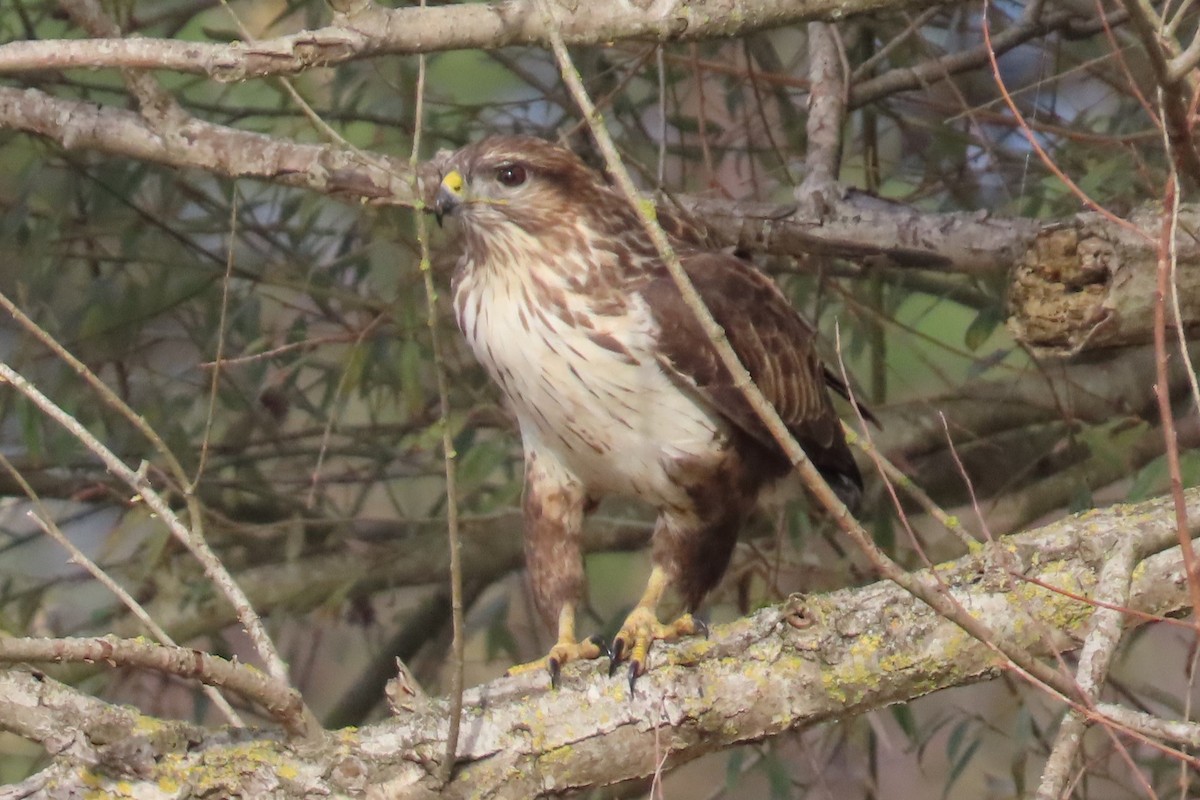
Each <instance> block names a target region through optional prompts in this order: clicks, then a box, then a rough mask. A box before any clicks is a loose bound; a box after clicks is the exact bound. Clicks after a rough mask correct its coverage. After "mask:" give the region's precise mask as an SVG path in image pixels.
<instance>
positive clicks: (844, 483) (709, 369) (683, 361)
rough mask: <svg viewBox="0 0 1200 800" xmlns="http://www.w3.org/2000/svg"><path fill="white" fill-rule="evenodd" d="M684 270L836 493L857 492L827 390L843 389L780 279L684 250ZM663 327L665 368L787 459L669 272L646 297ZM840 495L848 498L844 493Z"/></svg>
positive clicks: (720, 256)
mask: <svg viewBox="0 0 1200 800" xmlns="http://www.w3.org/2000/svg"><path fill="white" fill-rule="evenodd" d="M680 256H681V261H682V264H683V267H684V270H685V271H686V272H687V273H688V276H689V277H690V278H691V280H692V283H693V284H694V285H695V287H696V290H697V291H698V292H699V293H700V296H701V297H702V298H703V299H704V302H705V305H707V306H708V309H709V311H710V312H712V315H713V318H714V319H715V320H716V321H717V323H718V324H719V325H720V326H721V327H722V328H723V329H724V330H725V336H726V338H727V339H728V340H729V344H730V345H731V346H732V347H733V351H734V352H735V353H737V356H738V358H739V359H740V360H741V362H742V364H743V365H745V367H746V369H747V371H748V372H749V373H750V377H751V378H753V379H754V382H755V384H757V386H758V388H759V389H760V390H761V391H762V393H763V395H764V396H765V397H766V399H767V401H768V402H770V403H771V405H773V406H774V407H775V409H776V411H778V412H779V416H780V417H781V418H782V419H783V422H784V424H785V425H787V427H788V430H789V431H790V432H791V433H792V435H793V436H795V437H796V439H797V441H798V442H799V443H800V445H801V446H802V447H803V448H804V451H805V453H806V454H807V455H808V456H809V458H810V459H812V461H813V464H814V465H815V466H816V467H817V469H819V470H820V471H821V472H822V473H823V474H824V475H825V476H826V478H827V479H829V480H830V482H831V483H833V484H834V488H835V489H841V490H844V493H845V494H846V495H850V496H851V499H853V497H852V496H853V495H854V494H856V493H857V490H861V488H862V476H861V475H860V473H859V471H858V467H857V466H856V465H855V463H854V458H853V457H852V456H851V454H850V450H849V448H848V447H847V445H846V441H845V437H844V436H843V434H842V428H841V420H840V418H839V417H838V415H837V412H836V411H835V410H834V407H833V403H832V402H831V401H830V398H829V392H828V389H829V388H833V389H834V390H835V391H838V392H839V393H843V392H844V389H845V387H844V386H843V385H842V383H841V381H838V380H837V379H836V377H835V376H834V375H832V374H831V373H830V372H829V371H828V370H827V369H826V368H825V366H824V364H822V363H821V360H820V357H819V356H818V355H817V348H816V346H815V336H816V335H815V333H814V332H813V329H812V328H811V327H810V326H809V325H808V323H807V322H805V321H804V319H803V318H802V317H801V316H800V315H799V314H798V313H797V312H796V311H795V309H793V308H792V307H791V305H789V304H788V302H787V300H786V298H784V296H783V294H782V293H781V292H780V291H779V288H778V287H777V286H776V285H775V284H774V282H773V281H772V280H771V279H770V278H768V277H767V276H766V275H763V274H762V273H760V272H759V271H758V270H756V269H754V267H752V266H751V265H750V264H748V263H746V262H745V261H743V260H742V259H740V258H737V257H736V256H733V255H730V254H726V253H721V252H713V251H699V250H689V249H686V248H685V249H683V250H682V251H681V252H680ZM641 292H642V295H643V296H644V297H645V298H646V301H647V303H648V304H649V307H650V309H651V313H652V314H653V315H654V318H655V320H656V321H657V322H658V324H659V327H660V329H661V333H660V338H659V341H658V347H659V350H660V360H661V362H662V363H663V365H664V367H665V368H667V369H668V370H669V371H671V372H673V373H674V374H675V375H676V376H677V377H678V378H679V379H680V380H681V381H682V382H683V383H684V384H686V385H690V386H693V387H694V388H695V390H696V391H697V392H698V393H699V395H700V396H701V397H702V398H704V399H705V400H706V401H707V402H709V403H710V404H711V405H712V407H713V409H714V410H715V411H716V412H717V413H719V414H720V415H722V416H724V417H725V418H726V419H728V420H729V421H730V422H731V423H733V424H734V425H735V426H737V427H738V428H740V429H741V430H743V431H745V432H746V433H748V434H750V436H751V437H753V439H755V440H756V441H758V442H759V443H760V444H762V445H763V446H764V447H766V448H768V449H769V450H771V451H772V452H774V453H777V454H778V455H779V456H780V457H782V455H783V453H782V450H781V449H780V448H779V446H778V444H777V443H776V442H775V441H774V439H773V438H772V437H771V435H770V433H769V432H768V431H767V429H766V426H765V425H763V423H762V422H761V420H759V418H758V415H757V414H756V413H755V412H754V409H753V408H752V407H751V406H750V404H749V402H748V401H747V400H746V399H745V397H744V396H743V394H742V392H741V391H740V390H739V389H738V388H737V386H736V385H734V382H733V378H732V376H731V375H730V373H729V371H728V370H727V369H726V368H725V366H724V364H722V363H721V360H720V356H718V354H717V351H716V348H714V347H713V346H712V345H711V344H709V343H708V340H707V337H706V335H705V334H704V331H703V329H702V328H701V327H700V323H699V322H698V321H697V320H696V318H695V315H694V314H693V313H692V311H691V309H689V308H688V307H687V306H686V305H685V304H684V302H683V297H682V295H680V293H679V290H678V288H677V287H676V286H675V282H674V281H673V280H672V278H671V276H670V274H668V273H667V272H666V270H665V269H663V270H661V271H660V272H659V273H658V274H656V275H655V276H654V278H653V279H652V280H650V281H649V282H648V283H647V284H646V285H645V286H644V287H643V288H642V290H641ZM839 493H843V492H841V491H840V492H839Z"/></svg>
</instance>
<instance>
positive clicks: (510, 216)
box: [433, 136, 620, 236]
mask: <svg viewBox="0 0 1200 800" xmlns="http://www.w3.org/2000/svg"><path fill="white" fill-rule="evenodd" d="M610 193H611V190H610V189H608V187H607V186H606V185H605V183H604V181H603V179H602V178H601V177H600V176H599V175H598V174H597V173H596V172H594V171H593V170H592V169H590V168H589V167H588V166H587V165H586V164H584V163H583V161H582V160H580V158H579V157H578V156H576V155H575V154H574V153H572V152H571V151H570V150H567V149H566V148H564V147H560V146H558V145H556V144H552V143H550V142H547V141H544V140H542V139H537V138H535V137H532V136H493V137H490V138H487V139H483V140H482V141H479V142H476V143H475V144H471V145H468V146H466V147H464V148H462V149H461V150H459V151H457V152H456V153H454V154H453V155H451V156H450V157H449V158H448V159H447V160H446V161H445V164H444V166H443V173H442V180H441V184H440V185H439V186H438V188H437V193H436V194H435V196H434V200H433V212H434V214H435V215H436V216H437V218H438V222H439V223H440V222H441V220H442V218H443V217H447V216H449V217H456V218H458V219H459V220H460V221H461V222H462V224H463V226H464V227H465V228H466V229H468V231H471V232H474V233H475V234H486V233H487V232H494V233H502V232H504V231H505V230H506V229H508V228H507V226H510V225H516V226H518V227H519V228H521V229H522V230H524V231H525V232H526V233H528V234H530V235H534V236H537V235H540V234H541V233H542V232H543V229H545V228H547V227H548V226H560V225H562V224H563V223H564V222H567V221H568V218H569V217H570V216H571V215H572V214H585V213H591V212H593V211H594V210H595V209H596V208H597V203H599V204H600V206H602V207H611V206H612V205H613V203H612V202H611V200H602V199H601V198H600V197H599V195H601V194H610ZM617 207H618V208H619V207H620V206H619V204H618V206H617Z"/></svg>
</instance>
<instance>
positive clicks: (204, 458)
mask: <svg viewBox="0 0 1200 800" xmlns="http://www.w3.org/2000/svg"><path fill="white" fill-rule="evenodd" d="M237 207H238V202H237V186H236V185H235V186H234V187H233V189H232V191H230V193H229V247H228V248H226V255H225V278H224V280H222V281H221V309H220V312H219V313H218V315H217V353H216V355H215V356H214V357H213V361H212V363H213V369H212V378H211V379H210V381H209V385H208V412H207V413H206V414H205V415H204V433H203V435H202V436H201V438H200V459H199V463H197V464H196V474H195V476H194V477H193V478H192V482H191V483H190V484H188V493H189V494H191V493H193V492H195V491H196V486H197V485H198V484H199V483H200V478H201V476H203V475H204V466H205V465H206V464H207V463H208V448H209V442H210V438H211V436H212V426H213V420H214V419H215V418H216V414H217V388H218V387H219V386H220V385H221V364H222V363H224V360H225V321H226V318H227V316H228V314H229V285H230V281H231V279H232V277H233V262H234V246H235V244H236V242H237Z"/></svg>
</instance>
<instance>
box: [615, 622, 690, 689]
mask: <svg viewBox="0 0 1200 800" xmlns="http://www.w3.org/2000/svg"><path fill="white" fill-rule="evenodd" d="M695 633H703V634H704V635H705V636H707V635H708V627H707V626H706V625H705V624H704V623H703V622H702V621H700V620H698V619H696V618H695V617H693V616H692V615H691V614H684V615H683V616H682V617H680V618H679V619H677V620H675V621H674V622H672V623H671V624H669V625H664V624H663V623H661V622H659V621H658V618H657V617H655V616H654V611H653V610H652V609H651V608H650V607H649V606H638V607H637V608H635V609H633V611H631V612H630V614H629V616H628V617H627V618H626V619H625V624H624V625H622V626H621V630H620V631H618V633H617V635H616V637H615V638H614V639H613V644H612V661H611V662H610V664H609V668H608V674H609V675H612V674H613V673H615V672H616V671H617V667H619V666H620V665H621V662H622V661H628V662H629V691H630V693H632V692H633V684H634V681H636V680H637V678H638V676H639V675H641V674H642V673H644V672H645V671H646V655H647V653H649V652H650V644H651V642H654V641H656V640H658V641H663V642H673V641H675V640H676V639H678V638H679V637H681V636H690V635H692V634H695Z"/></svg>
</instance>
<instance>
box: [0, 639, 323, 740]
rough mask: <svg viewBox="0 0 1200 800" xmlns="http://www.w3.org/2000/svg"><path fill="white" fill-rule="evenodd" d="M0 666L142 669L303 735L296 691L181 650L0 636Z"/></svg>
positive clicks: (136, 642)
mask: <svg viewBox="0 0 1200 800" xmlns="http://www.w3.org/2000/svg"><path fill="white" fill-rule="evenodd" d="M0 661H6V662H9V663H19V662H22V661H28V662H35V663H36V662H54V663H68V662H79V663H88V664H94V663H103V664H111V665H112V666H123V667H142V668H144V669H152V670H155V671H156V672H165V673H167V674H170V675H178V676H179V677H182V678H194V679H196V680H198V681H201V682H203V683H206V684H210V685H212V686H221V687H222V688H224V689H227V690H229V691H231V692H233V693H235V694H237V695H240V696H242V697H244V698H246V699H247V700H252V701H254V702H256V703H259V704H261V705H262V706H263V708H265V709H266V710H267V711H269V712H270V713H271V715H272V716H273V717H274V718H275V719H277V720H278V721H279V722H280V724H282V725H283V726H284V728H285V729H286V730H287V731H288V733H290V734H291V735H293V736H304V735H306V732H307V722H306V720H305V708H304V701H303V700H302V699H301V697H300V694H299V692H297V691H296V690H295V689H292V688H290V687H288V686H287V684H281V683H279V682H277V681H275V680H273V679H271V678H270V677H269V676H267V675H266V674H264V673H263V672H260V671H259V670H257V669H254V668H253V667H250V666H247V665H244V664H236V663H233V662H230V661H227V660H225V659H223V658H219V657H217V656H214V655H211V654H210V653H205V652H203V651H201V650H193V649H191V648H187V647H168V646H165V645H161V644H152V643H149V642H143V641H140V640H138V639H118V638H117V637H115V636H102V637H98V638H94V639H80V638H70V637H68V638H62V639H34V638H16V637H11V636H4V637H0Z"/></svg>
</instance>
